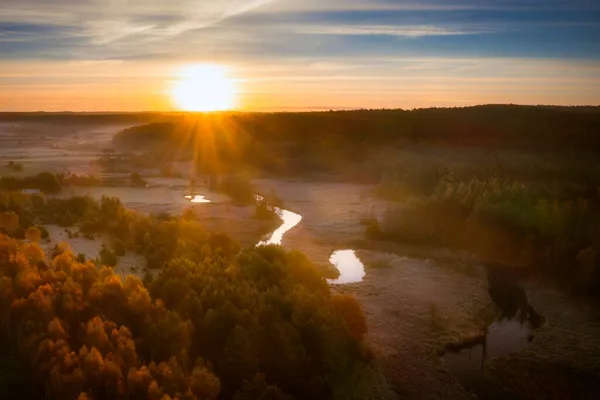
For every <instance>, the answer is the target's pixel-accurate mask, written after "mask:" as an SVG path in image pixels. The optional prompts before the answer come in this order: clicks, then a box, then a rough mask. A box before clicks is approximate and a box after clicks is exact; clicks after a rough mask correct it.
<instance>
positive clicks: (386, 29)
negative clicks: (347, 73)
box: [298, 25, 495, 38]
mask: <svg viewBox="0 0 600 400" xmlns="http://www.w3.org/2000/svg"><path fill="white" fill-rule="evenodd" d="M298 32H300V33H306V34H317V35H384V36H405V37H413V38H414V37H422V36H450V35H475V34H482V33H493V32H495V30H493V29H490V28H487V29H486V28H479V29H461V28H458V27H456V28H446V27H441V26H433V25H406V26H393V25H337V26H329V27H328V26H312V27H311V26H304V27H301V28H299V29H298Z"/></svg>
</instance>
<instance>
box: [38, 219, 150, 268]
mask: <svg viewBox="0 0 600 400" xmlns="http://www.w3.org/2000/svg"><path fill="white" fill-rule="evenodd" d="M44 227H45V228H46V229H47V230H48V233H50V241H49V242H44V241H43V242H42V243H41V247H42V248H43V249H44V251H45V252H46V254H50V253H51V252H52V248H53V247H54V246H56V245H57V244H59V243H63V242H64V243H67V244H68V245H69V247H70V248H71V250H72V251H73V253H74V254H75V255H77V254H79V253H82V254H84V255H85V257H86V258H88V259H92V260H95V259H96V258H97V257H98V255H99V253H100V249H101V248H102V244H103V243H108V238H107V237H105V236H98V235H96V238H95V239H94V240H91V239H86V238H84V237H83V236H79V237H72V238H69V235H68V234H67V233H66V232H65V228H63V227H61V226H58V225H44ZM70 230H71V231H72V232H74V231H76V230H77V229H76V228H70ZM114 269H115V272H117V273H118V274H120V275H121V276H123V277H125V276H126V275H129V274H132V275H136V276H139V277H140V278H143V277H144V273H145V272H146V259H145V258H144V257H143V256H142V255H140V254H135V253H134V252H131V251H129V252H127V254H125V255H124V256H122V257H118V259H117V265H116V266H115V267H114Z"/></svg>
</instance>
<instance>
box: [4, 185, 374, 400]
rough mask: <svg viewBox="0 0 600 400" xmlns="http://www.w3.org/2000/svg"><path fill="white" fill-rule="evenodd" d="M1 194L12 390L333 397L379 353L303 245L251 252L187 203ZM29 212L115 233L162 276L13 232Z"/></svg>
mask: <svg viewBox="0 0 600 400" xmlns="http://www.w3.org/2000/svg"><path fill="white" fill-rule="evenodd" d="M4 196H5V197H3V199H2V200H3V201H2V204H3V208H4V211H3V212H2V214H1V218H0V222H1V223H2V229H3V232H4V234H0V299H1V300H0V313H1V320H0V323H1V324H2V329H1V332H2V341H3V343H5V344H6V345H5V346H3V351H4V352H5V354H2V355H1V356H0V359H1V361H2V362H1V363H0V368H1V372H2V374H3V375H2V376H3V379H4V385H3V386H2V388H3V390H7V392H6V393H0V395H1V396H2V397H3V398H10V397H15V396H16V397H18V398H24V397H27V398H60V399H108V398H110V399H121V398H123V399H140V398H148V399H217V398H219V399H240V400H241V399H291V398H298V399H304V398H314V399H326V398H331V397H332V396H334V395H335V390H336V387H337V386H338V385H339V384H340V382H343V381H345V380H347V379H348V377H349V376H350V375H351V374H352V371H353V370H354V368H355V367H356V366H357V365H359V364H360V363H362V362H364V361H365V359H366V357H368V351H367V349H366V347H365V346H364V344H363V336H364V334H365V333H366V323H365V320H364V316H363V314H362V311H361V308H360V306H359V305H358V303H357V302H356V301H355V300H354V298H353V297H351V296H348V295H341V294H332V293H331V291H330V289H329V286H328V285H327V283H326V282H325V280H324V279H323V277H322V276H321V274H320V273H319V271H317V270H316V269H315V267H314V266H313V265H312V264H311V263H310V262H309V261H308V259H307V258H306V257H305V256H304V255H303V254H301V253H299V252H296V251H290V252H287V251H284V250H283V249H281V248H280V247H278V246H262V247H259V248H256V249H241V248H240V247H239V246H238V245H237V244H236V243H234V242H233V241H232V240H231V239H229V238H228V237H226V236H225V235H223V234H218V233H211V232H208V231H206V230H204V229H203V228H202V226H201V225H200V224H199V222H197V221H194V220H193V216H192V215H190V214H189V213H188V214H186V215H184V216H183V217H166V216H162V217H154V216H150V217H147V216H142V215H139V214H136V213H134V212H131V211H129V210H126V209H125V208H123V206H122V205H121V204H120V201H119V200H118V199H111V198H103V199H102V201H100V202H94V201H93V200H91V199H89V198H85V197H75V198H69V199H64V200H52V201H47V202H45V201H43V200H40V199H39V198H37V197H34V196H29V195H22V194H16V195H14V196H12V197H11V196H8V195H4ZM34 199H35V200H34ZM67 213H68V214H69V215H70V216H69V217H68V218H65V216H64V214H67ZM31 214H32V215H33V217H34V218H33V219H34V221H38V220H39V221H47V220H48V219H50V220H54V219H59V220H62V221H63V225H70V226H76V227H78V228H79V229H80V230H81V231H82V232H107V233H108V234H110V236H111V237H112V238H113V239H114V240H118V241H119V242H121V243H122V245H124V246H125V247H126V248H128V249H133V250H136V251H140V252H143V253H144V254H146V257H147V259H148V263H149V265H150V264H151V263H152V264H151V266H152V267H153V268H155V269H158V271H159V273H158V274H157V276H156V277H154V278H153V277H152V276H150V275H148V276H147V277H146V279H144V281H142V280H140V279H139V278H137V277H135V276H132V275H130V276H127V277H125V278H122V277H121V276H119V275H116V274H115V272H114V271H113V269H112V268H111V267H109V266H106V265H103V264H102V263H101V262H100V260H97V261H94V260H89V259H88V260H86V259H85V258H84V259H82V258H81V257H76V256H75V255H74V254H73V252H72V251H71V250H70V249H69V248H68V246H67V245H66V244H62V245H58V246H56V247H55V248H54V249H53V251H52V254H45V252H44V250H42V248H41V247H40V246H39V244H38V242H39V241H40V240H42V237H41V236H42V235H41V232H40V231H39V229H38V228H37V227H35V226H30V227H29V228H28V229H27V231H26V234H25V236H26V239H25V240H18V239H15V238H11V237H10V236H14V233H15V232H16V231H17V230H18V229H23V225H22V223H20V219H21V218H19V217H20V216H21V217H24V216H25V215H30V216H31ZM38 216H39V218H37V217H38ZM7 234H8V235H9V236H7Z"/></svg>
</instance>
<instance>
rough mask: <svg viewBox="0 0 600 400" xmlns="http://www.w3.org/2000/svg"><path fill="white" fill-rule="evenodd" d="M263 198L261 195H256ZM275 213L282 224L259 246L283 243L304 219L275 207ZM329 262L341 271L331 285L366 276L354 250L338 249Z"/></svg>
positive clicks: (353, 280)
mask: <svg viewBox="0 0 600 400" xmlns="http://www.w3.org/2000/svg"><path fill="white" fill-rule="evenodd" d="M256 197H257V200H261V199H262V197H261V196H258V195H257V196H256ZM274 210H275V213H276V214H277V215H278V216H279V218H281V221H282V223H281V225H280V226H279V227H278V228H277V229H275V230H274V231H273V233H271V236H270V237H269V238H267V239H264V240H261V241H260V242H258V244H257V246H265V245H269V244H281V240H282V239H283V235H284V234H285V233H287V232H288V231H289V230H291V229H292V228H294V227H295V226H296V225H298V224H299V223H300V221H301V220H302V215H300V214H296V213H295V212H292V211H289V210H284V209H282V208H279V207H274ZM329 262H330V263H332V264H333V265H334V266H335V267H336V268H337V270H338V271H339V272H340V276H339V277H337V278H336V279H328V280H327V282H329V284H330V285H339V284H344V283H353V282H360V281H362V279H363V277H364V276H365V266H364V265H363V263H362V262H361V261H360V259H359V258H358V257H357V256H356V254H355V252H354V250H336V251H334V252H333V253H332V254H331V257H330V258H329Z"/></svg>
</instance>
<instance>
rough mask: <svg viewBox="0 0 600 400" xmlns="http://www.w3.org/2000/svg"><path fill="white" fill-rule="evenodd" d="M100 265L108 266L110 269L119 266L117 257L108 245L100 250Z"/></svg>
mask: <svg viewBox="0 0 600 400" xmlns="http://www.w3.org/2000/svg"><path fill="white" fill-rule="evenodd" d="M99 257H100V264H102V265H108V266H109V267H114V266H115V265H117V255H116V254H115V252H113V251H111V250H110V249H109V248H107V247H106V245H104V244H103V245H102V249H101V250H100V254H99Z"/></svg>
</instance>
